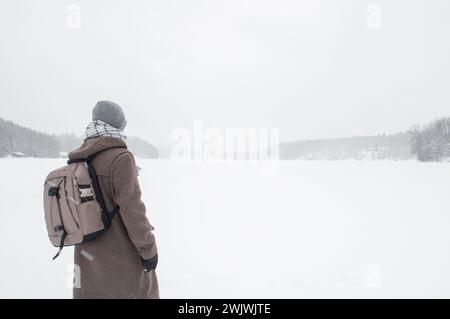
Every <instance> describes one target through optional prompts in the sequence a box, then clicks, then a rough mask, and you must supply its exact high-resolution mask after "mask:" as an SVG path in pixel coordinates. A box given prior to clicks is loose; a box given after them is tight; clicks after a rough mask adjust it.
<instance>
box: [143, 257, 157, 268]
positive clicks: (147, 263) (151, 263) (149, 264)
mask: <svg viewBox="0 0 450 319" xmlns="http://www.w3.org/2000/svg"><path fill="white" fill-rule="evenodd" d="M142 265H143V266H144V272H149V271H150V270H153V269H156V265H158V254H156V255H155V256H153V257H152V258H150V259H142Z"/></svg>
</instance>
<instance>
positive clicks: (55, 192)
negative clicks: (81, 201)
mask: <svg viewBox="0 0 450 319" xmlns="http://www.w3.org/2000/svg"><path fill="white" fill-rule="evenodd" d="M48 196H57V197H59V187H50V188H49V189H48Z"/></svg>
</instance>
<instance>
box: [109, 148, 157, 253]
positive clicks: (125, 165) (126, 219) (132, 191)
mask: <svg viewBox="0 0 450 319" xmlns="http://www.w3.org/2000/svg"><path fill="white" fill-rule="evenodd" d="M111 176H112V185H113V191H114V201H115V203H116V204H117V205H119V207H120V212H119V214H120V217H121V218H122V221H123V223H124V225H125V228H126V230H127V233H128V236H129V237H130V239H131V241H132V243H133V245H134V247H136V250H137V252H138V253H139V255H140V256H141V258H142V259H144V260H146V259H150V258H152V257H154V256H155V255H156V254H157V248H156V241H155V236H154V235H153V233H152V231H153V227H152V225H151V224H150V223H149V221H148V219H147V216H146V209H145V205H144V203H143V202H142V200H141V188H140V186H139V181H138V178H137V171H136V161H135V159H134V156H133V154H131V153H130V152H126V153H122V154H120V155H119V156H118V157H117V158H116V159H115V160H114V162H113V165H112V171H111Z"/></svg>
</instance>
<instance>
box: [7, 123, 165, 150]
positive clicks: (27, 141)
mask: <svg viewBox="0 0 450 319" xmlns="http://www.w3.org/2000/svg"><path fill="white" fill-rule="evenodd" d="M82 142H83V137H81V136H76V135H74V134H62V135H55V134H46V133H42V132H38V131H35V130H32V129H29V128H26V127H23V126H21V125H18V124H16V123H14V122H12V121H7V120H4V119H2V118H0V157H6V156H8V155H12V154H14V153H23V154H24V155H25V156H29V157H49V158H54V157H61V156H65V155H66V153H68V152H70V151H72V150H73V149H75V148H77V147H79V146H80V145H81V144H82ZM127 146H128V148H129V149H130V150H131V151H132V152H133V153H134V154H135V155H136V156H137V157H142V158H158V156H159V154H158V149H157V148H156V147H155V146H153V145H152V144H150V143H148V142H147V141H145V140H143V139H141V138H138V137H129V138H128V139H127Z"/></svg>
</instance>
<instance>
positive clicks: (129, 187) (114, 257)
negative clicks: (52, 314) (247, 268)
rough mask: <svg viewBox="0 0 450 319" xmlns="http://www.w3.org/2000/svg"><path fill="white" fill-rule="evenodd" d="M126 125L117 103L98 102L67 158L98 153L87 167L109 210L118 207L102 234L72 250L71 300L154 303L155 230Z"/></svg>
mask: <svg viewBox="0 0 450 319" xmlns="http://www.w3.org/2000/svg"><path fill="white" fill-rule="evenodd" d="M125 125H126V120H125V116H124V114H123V111H122V109H121V108H120V107H119V106H118V105H117V104H115V103H114V102H109V101H101V102H98V103H97V105H96V106H95V107H94V110H93V121H92V122H91V123H90V124H89V126H88V127H87V131H86V139H85V141H84V143H83V144H82V145H81V147H79V148H78V149H76V150H74V151H72V152H71V153H70V154H69V159H71V160H73V159H85V158H87V157H88V156H90V155H92V154H95V153H98V155H97V156H96V157H95V158H94V160H93V162H92V164H93V166H94V167H95V169H96V172H97V175H98V179H99V184H100V188H101V190H102V192H103V197H104V200H105V203H106V206H107V208H108V211H112V210H113V208H114V207H115V206H116V205H118V206H119V207H120V210H119V213H118V214H117V215H116V216H115V217H114V218H113V220H112V223H111V227H110V228H109V229H108V230H107V231H106V232H105V233H104V234H102V235H101V236H100V237H98V238H96V239H94V240H92V241H88V242H85V243H82V244H80V245H77V246H75V258H74V259H75V285H74V288H73V297H74V298H76V299H79V298H159V288H158V280H157V277H156V273H155V269H156V265H157V263H158V252H157V247H156V241H155V236H154V234H153V232H152V231H153V230H154V228H153V226H152V225H151V224H150V223H149V221H148V219H147V216H146V208H145V205H144V203H143V202H142V200H141V190H140V187H139V181H138V178H137V167H136V162H135V159H134V156H133V154H132V153H131V152H130V151H129V150H128V149H127V148H126V143H125V136H124V135H123V129H124V127H125ZM99 152H100V153H99Z"/></svg>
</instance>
